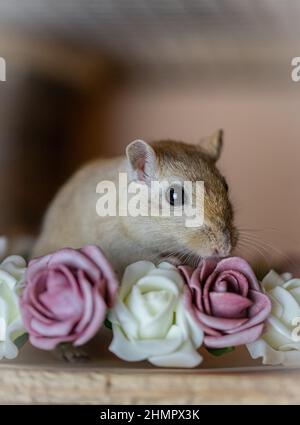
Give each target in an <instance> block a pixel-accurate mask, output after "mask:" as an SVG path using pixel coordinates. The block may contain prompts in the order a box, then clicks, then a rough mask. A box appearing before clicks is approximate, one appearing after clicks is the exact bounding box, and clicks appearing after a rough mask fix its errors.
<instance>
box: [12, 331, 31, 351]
mask: <svg viewBox="0 0 300 425" xmlns="http://www.w3.org/2000/svg"><path fill="white" fill-rule="evenodd" d="M28 338H29V336H28V334H27V333H25V334H23V335H20V336H18V338H17V339H15V341H14V343H15V344H16V346H17V347H18V349H19V350H20V349H21V348H22V347H23V345H24V344H26V342H27V341H28Z"/></svg>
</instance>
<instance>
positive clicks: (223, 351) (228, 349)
mask: <svg viewBox="0 0 300 425" xmlns="http://www.w3.org/2000/svg"><path fill="white" fill-rule="evenodd" d="M206 350H207V351H208V352H209V353H210V354H212V355H213V356H215V357H220V356H223V354H227V353H231V352H232V351H234V350H235V347H224V348H207V347H206Z"/></svg>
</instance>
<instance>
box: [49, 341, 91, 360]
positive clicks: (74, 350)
mask: <svg viewBox="0 0 300 425" xmlns="http://www.w3.org/2000/svg"><path fill="white" fill-rule="evenodd" d="M55 356H56V357H58V358H59V359H60V360H64V361H65V362H68V363H86V362H88V361H89V356H88V354H87V353H86V351H85V350H84V349H82V348H78V347H74V346H73V345H72V344H60V345H59V346H58V347H57V348H56V349H55Z"/></svg>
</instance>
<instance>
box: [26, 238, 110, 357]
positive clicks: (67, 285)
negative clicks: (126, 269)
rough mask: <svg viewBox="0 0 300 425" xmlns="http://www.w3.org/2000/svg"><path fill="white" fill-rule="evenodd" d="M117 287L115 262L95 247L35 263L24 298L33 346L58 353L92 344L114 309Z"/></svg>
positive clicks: (63, 252) (60, 253)
mask: <svg viewBox="0 0 300 425" xmlns="http://www.w3.org/2000/svg"><path fill="white" fill-rule="evenodd" d="M117 287H118V284H117V278H116V276H115V274H114V272H113V270H112V268H111V266H110V264H109V262H108V261H107V259H106V258H105V256H104V254H103V253H102V251H101V250H100V248H98V247H97V246H94V245H87V246H85V247H83V248H81V249H78V250H76V249H71V248H64V249H61V250H59V251H57V252H54V253H52V254H49V255H46V256H44V257H40V258H36V259H34V260H32V261H31V262H30V263H29V266H28V269H27V273H26V279H25V289H24V291H23V293H22V296H21V312H22V316H23V322H24V326H25V328H26V329H27V331H28V333H29V337H30V342H31V344H32V345H34V346H36V347H38V348H41V349H44V350H52V349H54V348H55V347H56V346H57V344H59V343H61V342H71V343H73V344H74V346H78V345H82V344H84V343H86V342H87V341H89V340H90V339H91V338H92V337H93V336H94V335H95V334H96V332H97V331H98V329H99V328H100V326H101V325H102V323H103V320H104V319H105V314H106V310H107V308H110V307H112V306H113V303H114V300H115V296H116V292H117Z"/></svg>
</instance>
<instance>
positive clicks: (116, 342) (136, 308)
mask: <svg viewBox="0 0 300 425" xmlns="http://www.w3.org/2000/svg"><path fill="white" fill-rule="evenodd" d="M183 290H184V281H183V278H182V276H181V274H180V273H179V271H178V270H177V269H176V267H174V266H172V265H171V264H169V263H166V262H164V263H161V264H160V265H159V266H158V267H155V266H154V264H152V263H151V262H149V261H139V262H137V263H134V264H131V265H130V266H128V267H127V268H126V270H125V273H124V276H123V279H122V283H121V287H120V291H119V295H118V300H117V302H116V304H115V307H114V309H113V310H112V311H111V312H110V315H109V319H110V321H111V322H112V328H113V340H112V342H111V345H110V347H109V349H110V351H112V352H113V353H114V354H116V355H117V356H118V357H120V358H121V359H123V360H127V361H140V360H146V359H147V360H148V361H149V362H150V363H152V364H154V365H156V366H163V367H195V366H197V365H199V364H200V363H201V361H202V357H201V356H200V354H199V353H198V352H197V348H199V347H200V346H201V344H202V341H203V332H202V330H201V329H200V327H199V326H198V325H197V323H196V322H195V321H194V319H193V318H192V317H191V315H190V314H189V313H188V311H187V310H186V309H185V307H184V302H183Z"/></svg>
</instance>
